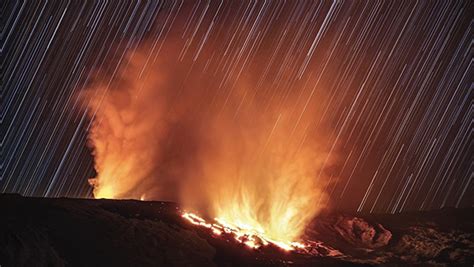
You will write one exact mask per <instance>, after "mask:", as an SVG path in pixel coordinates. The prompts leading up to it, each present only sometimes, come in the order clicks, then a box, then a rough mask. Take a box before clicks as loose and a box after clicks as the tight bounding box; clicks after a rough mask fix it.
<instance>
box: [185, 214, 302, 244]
mask: <svg viewBox="0 0 474 267" xmlns="http://www.w3.org/2000/svg"><path fill="white" fill-rule="evenodd" d="M182 217H183V218H185V219H186V220H188V221H189V222H191V223H192V224H195V225H199V226H203V227H205V228H208V229H210V230H211V231H212V232H213V233H214V234H215V235H222V234H223V233H225V234H228V235H230V236H232V237H233V238H234V239H235V240H236V241H237V242H239V243H242V244H245V245H246V246H248V247H250V248H253V249H258V248H260V247H262V246H267V245H269V244H273V245H274V246H277V247H279V248H281V249H283V250H285V251H292V250H295V249H304V248H305V247H307V246H308V245H306V244H303V243H300V242H283V241H276V240H272V239H270V238H269V237H267V236H266V235H265V232H262V230H258V229H251V228H248V227H247V228H242V227H239V226H237V225H234V224H232V223H228V222H226V221H224V220H222V219H219V218H216V219H215V222H214V223H208V222H206V221H205V220H204V219H203V218H201V217H199V216H198V215H196V214H194V213H190V212H184V213H183V214H182Z"/></svg>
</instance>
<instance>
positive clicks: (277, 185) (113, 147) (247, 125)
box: [81, 46, 328, 249]
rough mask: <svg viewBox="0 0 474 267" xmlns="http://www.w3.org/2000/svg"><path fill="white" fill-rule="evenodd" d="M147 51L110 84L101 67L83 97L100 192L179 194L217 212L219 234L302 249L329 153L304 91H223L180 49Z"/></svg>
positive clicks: (240, 84) (191, 205)
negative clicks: (179, 56)
mask: <svg viewBox="0 0 474 267" xmlns="http://www.w3.org/2000/svg"><path fill="white" fill-rule="evenodd" d="M149 48H150V47H149V46H145V47H141V48H139V49H137V51H136V52H134V53H129V54H128V55H127V58H126V60H124V61H123V63H122V65H121V66H120V68H119V69H118V71H117V72H116V73H115V75H114V78H113V79H112V81H111V82H110V80H109V79H106V78H104V77H107V75H102V74H100V73H99V74H98V75H97V78H96V79H95V80H94V81H93V82H92V83H91V84H90V86H89V88H87V89H86V90H84V93H83V95H82V96H81V98H82V99H83V101H84V102H85V104H86V106H87V108H88V109H89V114H90V116H91V119H92V126H91V129H90V135H89V139H90V145H91V147H92V148H93V155H94V159H95V169H96V171H97V177H95V178H94V179H91V180H90V181H91V184H92V185H93V186H94V197H96V198H134V199H143V197H144V196H146V198H147V199H160V200H173V201H179V202H180V203H182V204H183V205H184V207H185V208H187V209H188V210H193V211H196V212H197V213H199V214H203V215H207V216H212V217H216V218H219V220H220V225H221V226H222V229H218V228H216V229H215V231H226V229H227V230H229V231H234V232H235V233H237V232H242V231H243V232H245V233H246V235H247V239H246V241H245V242H247V245H250V246H257V243H258V244H261V243H263V244H264V243H265V242H271V243H274V244H276V245H279V246H280V247H283V248H286V249H291V248H293V247H294V246H296V245H295V244H298V243H294V242H295V241H298V240H299V238H300V237H301V235H302V234H303V232H304V230H305V227H306V225H307V224H308V223H309V221H310V220H311V219H312V218H314V216H315V215H317V213H318V212H319V211H320V210H321V208H323V204H324V203H325V193H324V192H323V190H322V188H323V187H324V182H325V179H324V175H325V174H324V171H323V165H324V164H325V163H327V155H328V153H327V147H325V146H324V144H325V137H324V135H323V134H321V133H322V132H323V131H322V129H315V128H314V127H313V125H314V123H315V121H316V120H317V118H318V117H317V114H318V112H317V108H313V106H312V105H308V103H307V102H306V99H305V98H304V96H305V95H306V94H307V91H304V89H303V88H298V87H295V88H293V90H294V93H292V92H293V91H290V92H288V91H283V93H284V94H283V93H282V95H284V96H285V97H284V101H282V100H281V98H278V97H272V98H268V97H266V96H265V95H259V91H258V90H257V89H255V88H254V87H252V86H250V85H251V84H252V82H250V81H248V80H246V81H242V79H240V80H237V79H236V80H235V81H231V82H232V84H234V87H235V88H234V89H232V90H230V91H229V92H228V93H226V94H223V93H222V90H223V89H222V88H220V86H219V84H218V83H217V84H216V83H213V82H212V81H213V80H215V79H216V78H215V77H210V76H206V75H205V74H203V73H202V72H199V74H196V75H193V74H190V72H189V71H187V69H186V68H185V67H186V66H187V65H186V64H185V62H178V61H173V59H170V58H169V57H170V56H169V55H176V52H175V51H171V52H169V53H166V52H163V54H164V55H168V56H167V57H158V59H157V60H156V61H153V60H150V59H149V57H148V54H149ZM164 49H166V47H165V48H164ZM169 49H172V48H169ZM202 53H203V54H204V53H205V51H203V52H202ZM196 65H197V66H196V67H195V68H196V69H197V68H198V67H199V63H196ZM185 70H186V71H185ZM184 77H186V78H184ZM265 86H266V85H265V84H263V85H261V86H260V89H259V90H262V92H264V91H265V90H263V89H262V88H264V87H265ZM267 87H268V88H269V89H270V90H271V89H272V88H271V87H272V85H268V86H267ZM268 88H267V89H268ZM267 91H268V90H267ZM216 103H217V104H216ZM303 111H304V114H303ZM188 219H192V220H197V221H199V219H197V218H193V217H191V216H188ZM235 229H239V231H235ZM249 233H250V234H249ZM249 236H250V237H252V238H256V237H258V239H259V240H260V241H258V242H257V241H255V240H252V238H248V237H249Z"/></svg>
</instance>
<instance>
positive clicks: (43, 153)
mask: <svg viewBox="0 0 474 267" xmlns="http://www.w3.org/2000/svg"><path fill="white" fill-rule="evenodd" d="M473 8H474V5H473V3H472V1H421V2H417V1H403V2H400V1H374V2H369V1H361V2H358V1H288V2H284V1H266V2H261V1H243V2H240V1H235V2H234V1H190V2H188V1H119V2H115V1H108V2H102V1H91V2H81V1H79V2H75V1H71V2H67V1H54V2H46V1H35V2H29V1H5V2H4V3H2V11H3V12H2V13H3V14H4V16H3V18H4V20H3V21H4V24H3V25H4V27H2V29H3V30H2V46H1V53H2V55H3V56H4V59H5V60H4V64H2V70H3V71H2V74H3V75H2V93H1V95H2V101H1V117H0V120H1V138H2V140H1V149H2V163H1V169H0V187H1V190H2V192H3V193H20V194H22V195H25V196H42V197H61V196H67V197H92V196H93V188H92V187H91V186H90V185H89V183H88V180H89V178H96V180H91V181H93V182H92V183H93V184H94V185H95V190H96V193H97V192H100V193H101V195H98V196H99V197H100V196H103V197H114V198H136V199H141V198H146V199H164V200H175V201H180V202H183V203H186V204H187V205H188V206H189V207H192V208H193V209H194V210H199V211H204V212H203V213H205V212H209V213H211V214H214V213H216V214H215V215H217V214H221V215H222V214H224V215H225V217H227V218H226V219H227V220H231V221H235V218H240V217H242V214H240V213H239V212H240V211H241V210H243V209H245V210H252V212H250V213H249V214H247V215H246V217H247V218H250V219H249V220H251V219H254V218H258V220H256V222H255V224H256V225H257V223H258V224H262V222H264V223H263V224H264V225H266V226H265V227H270V228H272V227H273V228H272V229H274V232H278V229H279V228H278V226H277V225H275V224H273V223H272V221H273V222H274V221H275V220H273V219H270V218H271V217H272V214H279V219H281V218H282V215H281V214H283V213H284V212H288V210H289V207H290V206H291V207H293V208H294V209H295V212H294V213H293V212H289V213H288V214H287V217H286V218H287V221H288V222H289V223H294V225H297V223H296V222H294V220H293V219H294V218H301V217H300V215H301V214H308V217H307V218H304V219H302V221H303V223H302V225H298V227H300V228H299V229H300V231H297V233H287V234H288V235H291V236H292V238H290V239H297V238H296V237H297V236H299V234H300V233H301V231H302V229H304V225H306V223H307V222H309V220H310V219H311V218H312V217H313V216H314V215H316V214H318V212H319V211H320V210H321V209H323V208H333V209H341V210H349V211H359V212H371V213H375V212H377V213H398V212H402V211H408V210H429V209H437V208H442V207H447V206H451V207H470V206H472V204H473V198H472V196H473V194H472V192H473V185H472V177H473V164H472V155H473V147H472V121H473V105H472V104H473V101H472V93H471V92H472V77H473V76H474V73H473V68H472V56H473V50H472V38H473V35H472V14H474V11H473ZM91 95H92V96H91ZM91 99H93V100H91ZM153 99H154V100H155V101H152V102H145V100H153ZM107 106H108V107H111V109H108V110H109V111H110V110H112V111H111V112H108V113H107V114H105V115H104V113H101V112H102V111H104V110H105V108H106V107H107ZM134 106H136V107H137V108H134ZM111 118H113V123H114V124H112V120H111ZM150 121H151V122H153V124H152V125H153V126H150V124H148V122H150ZM100 123H102V125H106V126H105V127H106V128H107V129H109V130H111V131H110V132H107V133H111V134H110V135H101V134H102V133H104V132H103V131H102V130H103V128H101V129H102V130H98V128H97V125H98V124H100ZM130 125H133V127H130ZM223 129H225V130H223ZM94 131H95V133H96V134H98V135H99V137H100V138H99V139H93V138H92V137H91V132H94ZM230 133H231V134H230ZM101 138H102V139H101ZM94 140H95V141H94ZM97 140H99V141H97ZM102 140H103V141H104V142H100V141H102ZM150 140H154V141H153V142H154V143H153V142H150ZM236 140H237V141H236ZM105 141H107V142H109V143H107V142H105ZM111 142H113V143H114V145H115V146H114V148H116V149H117V150H114V151H113V152H114V153H112V154H106V155H107V156H104V157H102V156H101V155H103V154H101V153H100V152H98V151H102V150H100V149H99V150H98V147H100V144H108V145H107V146H104V147H107V148H111V147H112V146H111V145H110V143H111ZM156 147H159V149H156ZM101 148H102V147H101ZM91 151H94V153H95V154H94V156H92V155H91ZM124 151H126V152H127V153H124ZM203 151H206V153H203ZM228 151H231V153H228ZM109 152H110V150H109ZM208 152H212V153H208ZM94 157H96V158H94ZM111 158H112V160H111V161H112V162H113V163H112V166H113V167H111V168H109V167H100V166H105V165H101V163H103V162H102V161H101V159H104V160H103V161H104V162H106V161H107V160H110V159H111ZM130 158H133V159H135V160H137V162H136V163H133V162H132V163H133V164H132V163H131V161H130ZM98 160H99V161H98ZM288 162H291V163H292V164H287V163H288ZM310 162H311V163H313V164H311V163H310ZM125 163H128V164H130V165H127V164H125ZM250 163H254V164H253V165H252V164H250ZM114 164H115V165H114ZM107 166H110V165H107ZM242 166H245V167H242ZM275 166H278V167H275ZM104 170H106V171H109V170H110V175H104V172H103V171H104ZM223 176H226V177H227V178H226V179H228V181H231V182H230V184H229V183H227V186H228V187H225V185H226V184H224V181H225V180H221V179H222V177H223ZM230 176H232V178H231V177H230ZM303 176H304V177H307V178H308V177H309V178H311V179H309V178H308V179H298V178H294V177H303ZM123 177H128V179H132V180H126V179H125V178H123ZM107 179H110V180H109V181H110V183H106V182H105V181H107ZM194 179H202V180H199V181H201V182H202V183H201V182H199V183H197V182H195V181H197V180H194ZM101 181H104V182H103V183H102V185H103V187H101V186H100V184H101ZM260 182H261V183H260ZM204 184H205V185H212V186H209V187H208V186H203V185H204ZM200 186H202V187H200ZM213 187H216V188H220V189H221V190H216V189H215V188H213ZM100 188H102V189H100ZM231 189H235V190H236V191H232V190H231ZM282 189H284V190H282ZM293 189H295V191H292V190H293ZM306 189H311V190H308V191H310V192H313V193H314V194H309V192H308V193H307V194H306V193H302V194H297V193H296V192H303V191H305V190H306ZM98 190H99V191H98ZM100 190H102V191H100ZM195 192H199V194H198V193H195ZM271 192H280V193H281V194H280V195H278V196H277V198H273V196H275V195H272V194H270V193H271ZM228 196H231V197H232V199H230V200H229V199H226V197H228ZM262 196H267V197H266V198H265V197H263V198H262ZM283 196H290V197H289V198H288V199H283V200H284V201H282V203H290V205H289V206H287V207H286V209H281V210H278V209H277V208H275V207H276V206H275V203H276V202H275V199H280V200H281V199H282V197H283ZM260 199H263V200H262V202H261V203H260V202H258V200H260ZM218 200H219V201H218ZM292 201H293V202H292ZM216 203H219V204H216ZM235 203H240V204H239V205H240V206H235ZM256 203H257V204H256ZM302 203H304V204H302ZM308 203H310V205H309V204H308ZM268 207H270V208H269V209H267V211H269V210H270V211H271V212H263V210H265V208H268ZM302 210H304V211H306V212H304V213H302V212H301V213H298V212H297V211H302ZM262 212H263V213H262ZM272 212H273V213H272Z"/></svg>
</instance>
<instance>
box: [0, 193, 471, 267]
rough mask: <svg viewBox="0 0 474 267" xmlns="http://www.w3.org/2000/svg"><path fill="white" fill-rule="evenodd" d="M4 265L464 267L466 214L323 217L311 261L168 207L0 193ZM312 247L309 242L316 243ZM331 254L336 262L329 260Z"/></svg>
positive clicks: (312, 230)
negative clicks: (218, 234)
mask: <svg viewBox="0 0 474 267" xmlns="http://www.w3.org/2000/svg"><path fill="white" fill-rule="evenodd" d="M0 211H1V221H0V265H1V266H2V267H4V266H215V265H217V266H287V265H291V266H316V265H317V266H353V265H356V266H357V265H361V266H371V265H383V266H413V265H420V266H472V264H473V263H474V233H473V232H474V231H473V230H474V208H467V209H442V210H437V211H429V212H411V213H402V214H366V215H364V214H349V213H335V212H330V213H324V214H321V215H320V216H318V218H316V219H315V220H314V222H313V223H312V224H311V226H310V227H309V229H308V231H307V232H306V238H307V239H309V240H314V241H318V242H319V243H318V244H320V245H321V246H320V247H318V246H317V245H315V246H316V248H315V249H314V251H312V252H311V254H302V253H295V252H283V251H281V250H279V249H277V248H275V247H265V248H261V249H258V250H252V249H249V248H247V247H245V246H243V245H241V244H239V243H237V242H235V241H233V240H230V239H225V238H215V237H213V236H212V235H211V234H210V232H209V231H208V230H207V229H206V228H202V227H198V226H195V225H192V224H190V223H189V222H187V221H185V220H184V219H183V218H181V216H180V212H179V208H178V207H177V205H176V204H174V203H169V202H158V201H146V202H144V201H135V200H91V199H67V198H58V199H47V198H28V197H21V196H19V195H8V194H5V195H0ZM315 244H317V243H315ZM331 251H332V252H334V251H337V252H340V253H339V254H338V255H335V254H334V253H332V252H331Z"/></svg>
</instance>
